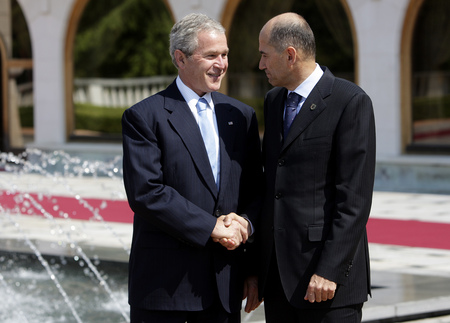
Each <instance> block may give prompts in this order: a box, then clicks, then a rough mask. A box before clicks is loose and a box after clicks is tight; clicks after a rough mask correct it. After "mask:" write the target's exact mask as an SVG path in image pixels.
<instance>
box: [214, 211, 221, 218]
mask: <svg viewBox="0 0 450 323" xmlns="http://www.w3.org/2000/svg"><path fill="white" fill-rule="evenodd" d="M214 215H215V216H216V217H217V218H218V217H219V216H221V215H222V212H220V209H217V210H215V211H214Z"/></svg>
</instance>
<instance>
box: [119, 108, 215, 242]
mask: <svg viewBox="0 0 450 323" xmlns="http://www.w3.org/2000/svg"><path fill="white" fill-rule="evenodd" d="M150 124H151V120H147V118H144V117H143V116H142V115H141V114H140V113H139V111H138V110H137V109H132V108H131V109H128V110H126V111H125V113H124V114H123V117H122V134H123V178H124V185H125V190H126V193H127V197H128V202H129V204H130V207H131V209H132V210H133V211H134V213H135V216H141V217H143V218H145V220H146V221H148V222H149V223H150V225H151V226H154V227H155V228H157V229H158V230H162V231H164V232H166V233H168V234H169V235H171V236H173V237H175V238H177V239H179V240H181V241H183V242H187V243H190V244H193V245H197V246H205V245H206V244H207V242H208V240H209V238H210V235H211V232H212V231H213V228H214V226H215V223H216V218H215V217H213V216H211V214H208V213H207V212H206V211H204V210H203V209H201V208H200V207H198V206H196V205H195V204H193V203H191V202H190V201H188V200H187V199H186V198H184V197H183V196H181V195H180V194H179V193H178V192H177V191H176V190H175V189H173V188H172V187H170V186H168V185H165V184H164V183H163V173H162V165H161V158H162V156H161V150H160V149H159V147H158V138H157V136H156V135H155V133H154V131H153V129H152V127H151V126H150ZM171 157H173V158H176V157H175V156H171Z"/></svg>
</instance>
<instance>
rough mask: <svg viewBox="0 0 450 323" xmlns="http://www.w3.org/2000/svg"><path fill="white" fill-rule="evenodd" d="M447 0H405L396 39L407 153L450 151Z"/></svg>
mask: <svg viewBox="0 0 450 323" xmlns="http://www.w3.org/2000/svg"><path fill="white" fill-rule="evenodd" d="M449 14H450V2H448V1H446V0H413V1H411V3H410V5H409V8H408V12H407V14H406V20H405V24H404V31H403V42H402V79H403V82H402V85H403V89H402V113H403V118H402V119H403V124H402V128H403V130H404V131H403V142H404V145H405V146H406V151H407V152H415V153H421V152H423V153H437V154H448V153H449V152H450V22H449V21H448V18H447V17H448V15H449Z"/></svg>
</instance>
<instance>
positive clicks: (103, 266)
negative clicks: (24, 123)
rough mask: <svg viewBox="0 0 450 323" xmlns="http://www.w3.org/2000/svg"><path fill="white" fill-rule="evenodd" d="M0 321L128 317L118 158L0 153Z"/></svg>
mask: <svg viewBox="0 0 450 323" xmlns="http://www.w3.org/2000/svg"><path fill="white" fill-rule="evenodd" d="M0 167H1V169H2V171H1V172H0V222H1V229H0V250H1V251H0V297H1V298H2V300H3V301H2V302H1V305H0V321H1V322H100V321H101V322H105V321H106V322H129V310H128V304H127V261H128V256H129V252H130V250H129V246H130V240H131V230H132V228H131V222H132V213H131V211H130V210H129V208H128V205H127V203H126V199H125V193H124V190H123V184H122V173H121V157H116V158H114V159H113V160H112V161H110V162H101V161H86V160H81V159H80V158H78V157H72V156H70V155H69V154H67V153H65V152H63V151H55V152H50V153H46V152H43V151H40V150H37V149H30V150H26V151H25V152H24V153H22V154H20V155H13V154H11V153H0Z"/></svg>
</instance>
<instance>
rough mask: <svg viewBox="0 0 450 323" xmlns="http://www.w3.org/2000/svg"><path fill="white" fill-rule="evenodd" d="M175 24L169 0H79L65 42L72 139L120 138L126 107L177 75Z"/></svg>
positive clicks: (97, 140)
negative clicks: (171, 50) (171, 37)
mask: <svg viewBox="0 0 450 323" xmlns="http://www.w3.org/2000/svg"><path fill="white" fill-rule="evenodd" d="M172 25H173V16H172V14H171V12H170V10H169V9H168V6H167V3H166V1H165V0H153V1H148V0H111V1H108V2H107V3H106V2H99V1H89V0H77V1H76V2H75V5H74V9H73V11H72V14H71V17H70V21H69V27H68V32H67V38H66V46H65V48H66V50H65V64H66V66H65V69H66V96H65V98H66V100H65V101H66V122H67V126H66V129H67V137H68V139H69V140H71V141H95V142H99V141H113V142H114V141H115V142H118V141H120V139H121V123H120V119H121V115H122V113H123V110H124V109H126V108H128V107H129V106H131V105H132V104H134V103H136V102H138V101H139V100H141V99H143V98H144V97H146V96H149V95H151V94H153V93H154V92H155V91H159V90H160V89H162V88H163V87H166V86H167V85H168V84H169V83H170V82H171V81H173V75H174V74H176V69H175V67H174V66H173V64H172V62H171V58H170V55H169V54H168V47H169V46H168V45H169V44H168V34H169V32H170V29H171V27H172ZM164 76H167V77H164ZM155 82H156V86H154V83H155Z"/></svg>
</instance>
